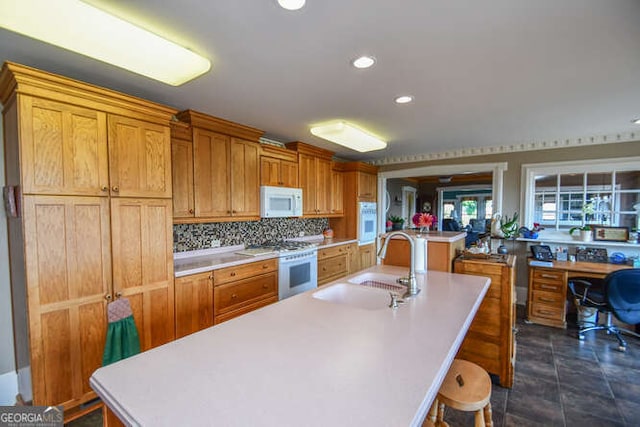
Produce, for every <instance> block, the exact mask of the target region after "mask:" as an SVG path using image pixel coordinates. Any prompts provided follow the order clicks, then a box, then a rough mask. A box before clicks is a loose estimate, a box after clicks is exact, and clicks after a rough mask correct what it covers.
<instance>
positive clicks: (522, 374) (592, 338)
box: [445, 307, 640, 427]
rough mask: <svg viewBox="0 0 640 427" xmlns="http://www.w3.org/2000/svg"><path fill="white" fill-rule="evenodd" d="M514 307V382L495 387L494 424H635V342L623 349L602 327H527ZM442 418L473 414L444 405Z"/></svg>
mask: <svg viewBox="0 0 640 427" xmlns="http://www.w3.org/2000/svg"><path fill="white" fill-rule="evenodd" d="M523 318H524V310H523V307H519V310H518V325H517V327H518V331H519V332H518V334H517V338H516V339H517V347H516V366H515V381H514V386H513V388H512V389H505V388H502V387H500V386H499V385H494V386H493V390H492V395H491V406H492V409H493V422H494V425H495V426H497V427H501V426H505V427H506V426H518V427H521V426H566V427H573V426H589V427H594V426H629V427H631V426H639V425H640V340H638V339H637V338H633V337H628V338H627V344H628V346H627V351H626V353H621V352H619V351H618V350H617V348H618V341H617V340H616V339H615V337H613V336H610V335H607V334H606V333H605V332H604V331H596V332H588V333H587V334H586V339H585V340H584V341H579V340H578V339H577V334H576V332H577V329H576V327H575V324H574V325H571V326H570V327H569V328H568V329H567V330H563V329H557V328H550V327H546V326H540V325H531V324H527V323H525V322H524V321H523ZM445 421H447V422H449V424H450V425H451V426H452V427H453V426H472V425H473V414H470V413H464V412H459V411H455V410H452V409H450V408H447V409H446V410H445Z"/></svg>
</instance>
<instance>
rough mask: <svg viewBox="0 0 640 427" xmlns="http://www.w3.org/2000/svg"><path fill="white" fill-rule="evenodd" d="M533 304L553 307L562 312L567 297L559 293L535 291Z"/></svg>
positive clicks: (532, 295)
mask: <svg viewBox="0 0 640 427" xmlns="http://www.w3.org/2000/svg"><path fill="white" fill-rule="evenodd" d="M531 302H532V303H533V304H542V305H548V306H553V307H555V308H557V309H558V310H562V309H563V307H564V302H565V297H564V295H560V294H559V293H557V292H545V291H537V290H534V291H533V292H531Z"/></svg>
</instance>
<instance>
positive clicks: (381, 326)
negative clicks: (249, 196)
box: [91, 266, 489, 427]
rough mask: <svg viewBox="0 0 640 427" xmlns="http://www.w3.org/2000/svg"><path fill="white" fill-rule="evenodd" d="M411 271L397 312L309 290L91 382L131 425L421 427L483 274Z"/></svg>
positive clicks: (479, 294) (480, 291)
mask: <svg viewBox="0 0 640 427" xmlns="http://www.w3.org/2000/svg"><path fill="white" fill-rule="evenodd" d="M364 272H378V273H385V274H393V275H404V274H405V273H406V269H405V268H402V267H392V266H376V267H372V268H370V269H367V270H364V271H361V272H358V273H356V275H355V276H357V275H360V274H362V273H364ZM418 280H419V287H420V288H421V289H422V292H421V293H420V294H418V295H417V297H415V298H412V299H410V300H408V301H407V303H406V304H402V305H400V307H399V308H398V309H396V310H392V309H390V308H388V307H386V305H385V306H383V307H381V308H380V309H378V310H364V309H358V308H354V307H351V306H347V305H340V304H335V303H331V302H327V301H322V300H319V299H316V298H313V296H312V295H313V292H315V291H316V290H312V291H308V292H306V293H303V294H299V295H296V296H294V297H291V298H288V299H286V300H283V301H280V302H278V303H276V304H272V305H269V306H267V307H264V308H262V309H259V310H257V311H254V312H251V313H248V314H246V315H244V316H240V317H238V318H235V319H233V320H230V321H228V322H225V323H222V324H220V325H216V326H214V327H211V328H208V329H205V330H202V331H200V332H198V333H195V334H192V335H189V336H187V337H184V338H182V339H180V340H177V341H174V342H171V343H168V344H165V345H163V346H161V347H158V348H156V349H153V350H150V351H147V352H145V353H142V354H139V355H137V356H134V357H131V358H129V359H126V360H124V361H121V362H118V363H115V364H113V365H110V366H107V367H103V368H100V369H98V370H97V371H96V372H94V374H93V375H92V377H91V386H92V387H93V389H94V390H95V391H96V392H97V393H98V395H99V396H100V397H101V398H102V399H103V401H104V402H105V403H106V404H107V405H108V406H109V407H110V408H111V409H112V410H113V411H114V412H115V413H116V414H117V415H118V416H119V417H120V418H121V419H122V420H124V421H125V422H126V423H128V424H130V425H142V426H176V425H183V426H192V425H198V426H199V425H219V426H278V427H280V426H296V427H298V426H323V427H325V426H332V427H334V426H385V427H388V426H407V425H412V426H418V425H420V424H421V422H422V420H423V419H424V417H425V416H426V413H427V411H428V409H429V406H430V404H431V402H432V400H433V398H434V397H435V395H436V392H437V390H438V388H439V386H440V384H441V382H442V379H443V378H444V375H445V374H446V372H447V370H448V369H449V366H450V364H451V361H452V360H453V358H454V357H455V354H456V352H457V350H458V347H459V346H460V344H461V342H462V340H463V339H464V336H465V334H466V331H467V329H468V327H469V325H470V323H471V321H472V319H473V316H474V315H475V312H476V311H477V309H478V307H479V305H480V303H481V301H482V298H483V297H484V294H485V293H486V290H487V288H488V284H489V280H488V279H486V278H482V277H478V276H472V275H457V274H448V273H443V272H428V273H427V274H420V275H418ZM344 281H345V279H341V280H340V281H337V282H344ZM337 282H336V283H337ZM328 286H331V285H326V286H324V287H322V289H327V287H328ZM385 296H386V295H385Z"/></svg>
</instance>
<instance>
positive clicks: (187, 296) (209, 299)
mask: <svg viewBox="0 0 640 427" xmlns="http://www.w3.org/2000/svg"><path fill="white" fill-rule="evenodd" d="M175 294H176V296H175V302H176V308H175V311H176V338H182V337H184V336H186V335H189V334H192V333H194V332H198V331H200V330H202V329H205V328H208V327H210V326H213V271H207V272H204V273H198V274H191V275H188V276H183V277H177V278H176V280H175Z"/></svg>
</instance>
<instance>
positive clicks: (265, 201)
mask: <svg viewBox="0 0 640 427" xmlns="http://www.w3.org/2000/svg"><path fill="white" fill-rule="evenodd" d="M260 216H261V217H262V218H282V217H291V216H302V188H289V187H270V186H267V185H263V186H262V187H260Z"/></svg>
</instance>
